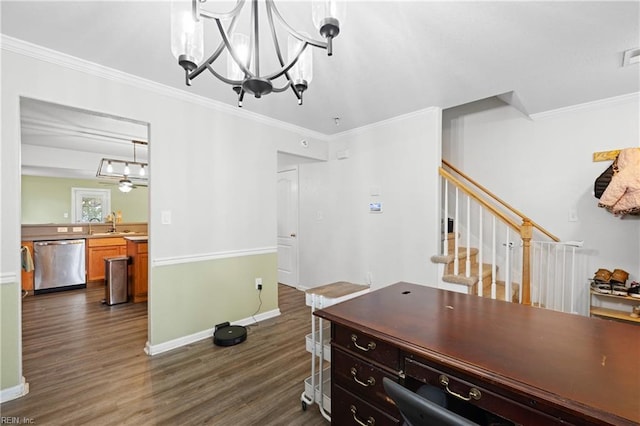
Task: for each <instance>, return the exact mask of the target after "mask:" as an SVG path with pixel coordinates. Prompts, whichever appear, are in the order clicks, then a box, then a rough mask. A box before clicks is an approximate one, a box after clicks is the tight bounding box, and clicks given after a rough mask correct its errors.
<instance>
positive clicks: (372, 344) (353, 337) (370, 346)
mask: <svg viewBox="0 0 640 426" xmlns="http://www.w3.org/2000/svg"><path fill="white" fill-rule="evenodd" d="M351 341H352V342H353V344H354V345H356V348H358V349H360V350H361V351H363V352H369V351H372V350H374V349H375V348H376V343H375V342H369V343H368V344H367V347H364V346H360V345H359V344H358V336H356V335H355V334H352V335H351Z"/></svg>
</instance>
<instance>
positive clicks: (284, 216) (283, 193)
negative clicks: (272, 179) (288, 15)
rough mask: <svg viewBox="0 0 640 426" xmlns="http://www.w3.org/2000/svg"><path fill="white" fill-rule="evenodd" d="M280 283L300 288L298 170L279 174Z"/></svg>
mask: <svg viewBox="0 0 640 426" xmlns="http://www.w3.org/2000/svg"><path fill="white" fill-rule="evenodd" d="M278 282H280V283H282V284H287V285H290V286H294V287H296V286H298V170H297V169H294V170H286V171H283V172H278Z"/></svg>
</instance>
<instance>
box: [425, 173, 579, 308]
mask: <svg viewBox="0 0 640 426" xmlns="http://www.w3.org/2000/svg"><path fill="white" fill-rule="evenodd" d="M443 164H444V165H445V166H446V167H447V169H450V170H451V171H448V170H445V169H444V168H441V169H440V176H441V182H442V186H441V190H442V199H443V205H442V209H441V210H442V215H443V216H442V223H443V237H444V238H443V244H442V253H441V255H440V256H434V258H437V259H438V260H434V261H440V262H442V263H447V264H448V265H449V264H450V265H451V269H449V267H447V266H445V271H449V272H448V273H449V274H452V275H453V276H451V275H448V274H446V273H445V277H443V281H447V278H448V279H450V280H451V281H448V282H450V283H457V284H461V283H464V284H466V285H467V286H468V291H467V292H468V293H473V294H477V295H478V296H483V297H487V296H488V297H491V298H494V299H496V298H500V299H504V300H507V301H512V302H518V303H523V304H532V305H534V306H539V307H545V308H549V309H555V310H561V311H565V312H576V313H581V314H586V311H587V310H588V306H585V302H588V298H587V297H584V288H585V287H586V286H584V285H583V281H584V273H585V272H584V271H583V270H582V269H581V268H583V266H582V265H584V264H585V263H586V262H585V260H584V259H583V258H582V253H580V251H579V248H580V246H581V243H578V242H560V241H559V239H558V238H557V237H555V236H553V235H552V234H550V233H549V232H548V231H546V230H545V229H543V228H541V227H540V226H539V225H537V224H536V223H534V222H532V221H531V220H530V219H528V218H527V217H525V216H524V215H522V213H520V212H518V211H517V210H515V209H514V208H512V207H511V206H509V205H508V204H506V203H505V202H504V201H502V200H500V199H499V198H497V197H496V196H495V195H493V194H492V193H491V192H489V191H488V190H487V189H486V188H484V187H482V186H481V185H479V184H477V183H476V182H474V181H473V180H472V179H471V178H469V177H468V176H466V175H464V174H463V173H462V172H460V171H459V170H457V169H456V168H455V167H453V166H451V165H450V164H449V163H447V162H444V161H443ZM452 172H455V175H454V174H452ZM451 212H452V213H453V214H451ZM451 216H452V217H451ZM451 219H452V220H453V238H452V240H453V241H452V242H450V241H449V238H447V237H446V232H445V230H448V225H449V220H451ZM534 233H535V234H536V235H535V240H534ZM547 240H548V241H547ZM461 244H464V245H465V247H461ZM451 245H453V249H451V248H450V247H451ZM472 248H473V249H472ZM472 252H473V254H472ZM474 256H475V261H474V259H473V258H474ZM460 262H464V263H463V264H462V265H461V263H460ZM474 262H475V263H474ZM461 267H464V273H463V274H461V272H460V268H461ZM485 271H487V272H485ZM485 274H486V275H487V276H486V277H485ZM483 280H484V281H483ZM587 291H588V289H587Z"/></svg>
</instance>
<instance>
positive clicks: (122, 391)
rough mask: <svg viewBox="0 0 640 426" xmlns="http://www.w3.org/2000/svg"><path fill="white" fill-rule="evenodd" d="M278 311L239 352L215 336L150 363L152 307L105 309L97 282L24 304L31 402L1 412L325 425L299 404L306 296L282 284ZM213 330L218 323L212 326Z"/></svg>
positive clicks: (90, 420)
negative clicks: (147, 347)
mask: <svg viewBox="0 0 640 426" xmlns="http://www.w3.org/2000/svg"><path fill="white" fill-rule="evenodd" d="M278 290H279V303H280V310H281V312H282V315H280V316H279V317H277V318H272V319H269V320H266V321H263V322H261V323H259V324H258V325H253V326H251V327H249V329H248V337H247V340H246V341H245V342H243V343H241V344H239V345H237V346H231V347H218V346H214V345H213V343H212V341H211V339H206V340H202V341H200V342H196V343H193V344H190V345H187V346H185V347H182V348H179V349H175V350H173V351H169V352H167V353H163V354H159V355H156V356H153V357H149V356H147V355H146V354H145V353H144V352H143V348H144V345H145V342H146V341H147V304H146V303H140V304H132V303H127V304H122V305H116V306H111V307H109V306H106V305H102V304H101V303H100V301H101V300H102V298H103V297H104V290H103V288H102V287H101V286H98V287H89V288H87V289H86V290H85V289H82V290H72V291H67V292H62V293H53V294H44V295H38V296H30V297H27V298H25V299H23V369H24V376H25V377H26V379H27V382H28V383H29V386H30V392H29V394H27V395H26V396H24V397H22V398H19V399H16V400H13V401H8V402H5V403H4V404H2V405H1V406H0V414H1V415H2V416H8V417H19V418H20V419H21V420H22V419H23V418H27V419H31V421H32V423H33V424H36V425H89V424H90V425H134V424H135V425H234V426H242V425H306V426H316V425H323V426H325V425H327V424H329V422H328V421H326V420H325V419H324V418H323V417H322V415H321V414H320V412H319V409H318V405H317V404H314V405H312V406H309V407H308V409H307V411H303V410H302V408H301V402H300V395H301V393H302V391H303V390H304V379H305V378H306V377H307V376H309V374H310V372H311V355H310V354H309V353H308V352H306V350H305V335H306V334H308V333H309V332H310V328H311V319H310V308H309V307H308V306H306V305H305V300H304V293H303V292H301V291H298V290H296V289H294V288H291V287H288V286H285V285H279V286H278ZM212 326H213V324H212Z"/></svg>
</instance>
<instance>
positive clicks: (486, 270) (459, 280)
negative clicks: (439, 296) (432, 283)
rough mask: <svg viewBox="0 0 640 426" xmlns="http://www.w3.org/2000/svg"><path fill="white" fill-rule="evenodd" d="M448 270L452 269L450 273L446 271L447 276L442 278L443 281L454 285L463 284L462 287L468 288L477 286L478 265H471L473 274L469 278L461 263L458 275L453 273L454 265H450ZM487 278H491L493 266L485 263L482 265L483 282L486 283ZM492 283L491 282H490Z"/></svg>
mask: <svg viewBox="0 0 640 426" xmlns="http://www.w3.org/2000/svg"><path fill="white" fill-rule="evenodd" d="M447 269H451V270H450V271H445V274H444V275H443V276H442V281H445V282H448V283H453V284H462V285H468V286H473V285H475V284H476V283H477V282H478V280H479V277H478V274H477V272H478V264H477V263H476V264H471V271H472V273H471V274H470V276H469V277H467V276H466V274H465V272H466V268H465V266H464V263H463V262H460V265H459V269H458V274H457V275H456V274H454V273H453V263H451V264H449V266H448V267H447ZM486 278H491V265H490V264H488V263H484V264H482V280H483V281H485V280H486ZM489 282H490V280H489Z"/></svg>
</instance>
